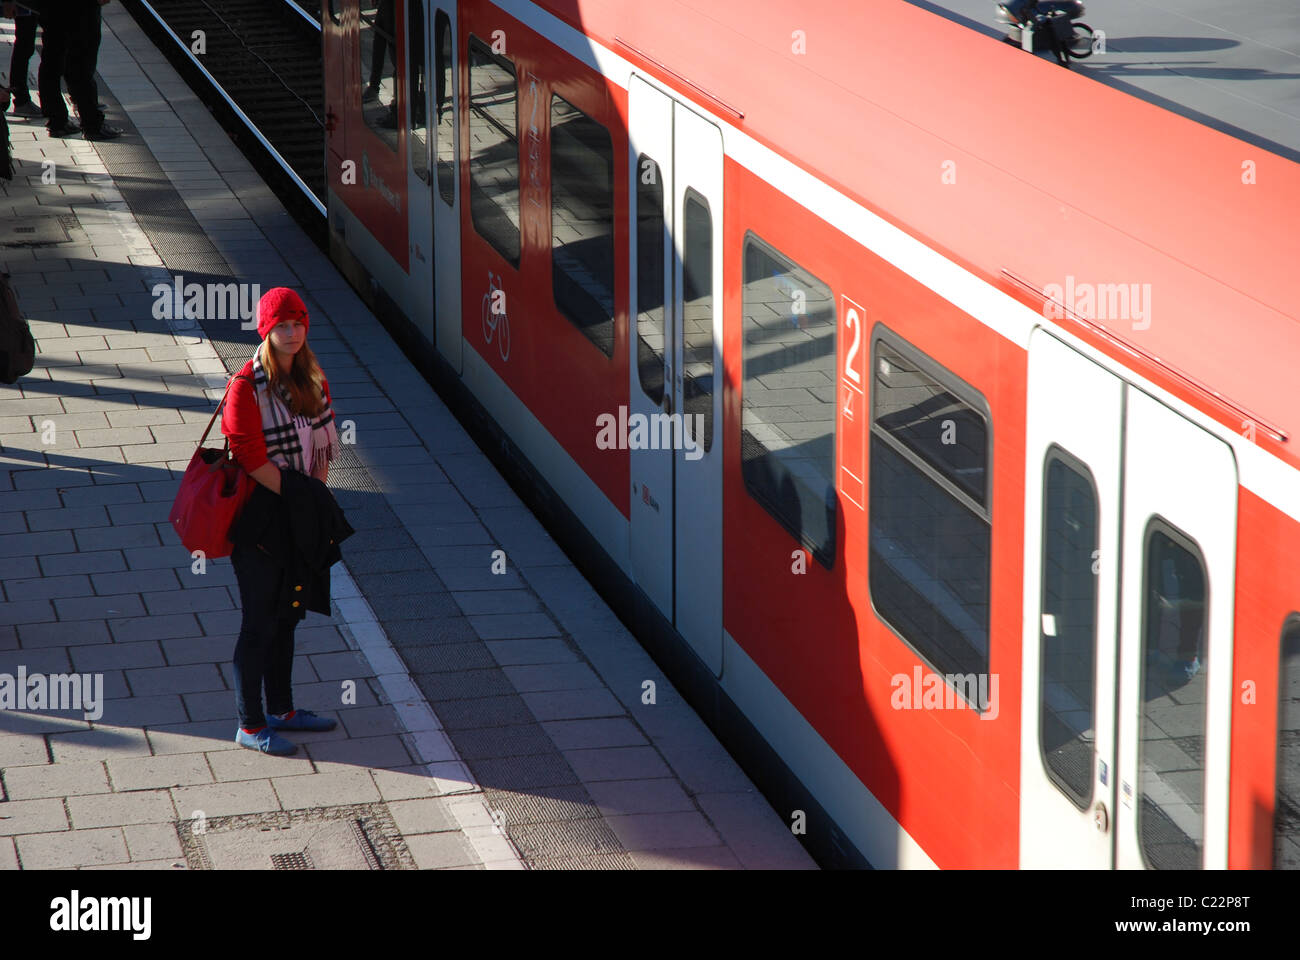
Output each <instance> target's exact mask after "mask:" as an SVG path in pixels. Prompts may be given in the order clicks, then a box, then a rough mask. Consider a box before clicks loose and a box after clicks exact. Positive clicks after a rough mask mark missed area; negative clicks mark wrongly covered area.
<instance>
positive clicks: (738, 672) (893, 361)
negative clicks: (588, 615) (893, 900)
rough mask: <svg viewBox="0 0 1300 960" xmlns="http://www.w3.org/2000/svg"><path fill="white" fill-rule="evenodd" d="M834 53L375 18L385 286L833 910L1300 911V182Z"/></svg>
mask: <svg viewBox="0 0 1300 960" xmlns="http://www.w3.org/2000/svg"><path fill="white" fill-rule="evenodd" d="M786 6H788V5H784V4H753V3H747V2H746V3H742V2H737V0H710V2H707V3H706V2H703V0H676V2H674V3H671V4H667V5H664V4H643V3H632V2H627V0H539V2H536V3H533V2H526V0H496V2H489V0H404V2H403V0H395V2H394V0H382V2H380V0H360V2H359V0H327V3H326V15H325V23H324V30H323V34H324V40H323V42H324V56H325V64H326V71H325V73H326V77H327V81H326V85H327V90H326V94H327V101H328V110H329V114H330V131H331V132H330V135H329V139H328V158H327V159H328V165H329V171H330V173H329V203H328V206H329V219H330V228H331V241H332V248H333V252H334V254H335V257H336V259H337V261H338V262H339V263H340V264H341V265H342V266H343V268H344V269H345V270H347V271H348V272H349V273H350V275H351V276H353V277H354V279H355V281H356V282H357V283H358V284H359V285H361V284H368V286H367V287H366V288H367V289H371V290H373V291H374V292H375V297H376V301H377V302H379V303H380V304H381V305H383V306H386V307H387V308H388V312H389V313H390V314H392V316H393V317H395V318H396V319H395V320H394V325H393V327H392V329H394V331H395V332H396V333H397V334H398V335H399V337H400V338H401V339H403V341H404V342H405V343H406V344H407V345H408V347H410V348H411V349H412V350H414V351H415V353H416V354H417V355H418V356H421V357H424V358H425V359H426V360H427V361H428V365H429V369H430V370H431V371H433V373H434V374H435V375H436V376H437V377H439V378H442V379H443V381H444V382H450V383H451V384H452V385H453V386H455V384H456V381H459V383H460V384H461V385H463V386H461V387H456V389H457V390H458V391H463V392H468V394H469V395H472V397H473V401H472V402H473V403H474V404H476V405H478V407H480V408H481V409H482V410H483V411H484V412H485V413H486V414H487V416H488V418H490V421H491V425H492V429H493V430H495V431H498V432H499V434H500V435H502V436H504V437H508V438H509V442H510V443H511V444H512V445H513V448H514V449H515V450H517V451H518V453H519V454H520V455H521V456H522V458H523V459H524V460H525V461H526V464H527V469H528V470H529V471H530V472H531V474H532V475H533V476H534V477H535V478H536V481H537V483H538V484H539V485H544V487H545V488H546V489H548V490H549V491H552V492H553V493H554V495H555V497H556V498H558V499H559V500H560V501H562V503H563V505H564V509H565V516H566V517H568V518H569V519H570V520H571V521H572V524H573V529H574V530H575V531H577V535H579V536H581V537H583V538H585V540H584V542H586V543H587V544H589V545H590V547H591V549H592V550H593V551H594V552H595V554H596V555H597V556H599V557H600V559H601V560H602V562H607V563H608V568H609V570H612V571H613V573H612V574H610V575H609V577H608V578H607V582H608V583H612V584H613V587H612V588H611V589H612V592H613V593H614V594H616V595H618V596H619V597H621V598H622V599H621V600H619V601H618V602H619V603H620V604H622V607H621V609H622V610H623V611H624V612H625V613H627V615H629V616H636V617H638V618H641V620H642V622H644V623H645V624H646V635H647V637H653V638H656V639H655V640H654V641H653V643H655V644H657V643H659V642H660V639H659V638H662V637H668V638H670V640H669V642H667V643H666V644H665V645H663V646H654V647H653V649H655V650H656V653H657V655H659V656H661V657H662V658H663V662H665V663H668V662H671V663H673V664H676V672H675V678H676V680H677V682H678V683H679V684H680V685H681V686H682V687H683V689H684V690H685V691H687V693H688V694H689V695H690V696H691V698H692V701H693V702H694V703H695V704H696V706H697V707H698V708H699V709H700V710H701V712H702V713H703V714H704V715H705V716H706V718H707V719H709V720H710V722H711V723H713V724H714V725H715V728H716V729H718V730H719V733H720V735H721V736H722V737H723V738H724V741H725V742H727V743H728V744H729V745H730V746H731V747H732V748H733V749H734V750H736V751H737V752H738V753H739V755H740V756H741V757H742V758H745V759H746V760H747V761H748V762H749V770H750V772H751V775H752V776H754V777H755V779H756V780H757V781H758V782H760V784H761V785H762V786H763V787H764V788H765V790H766V791H767V792H768V795H769V797H770V798H771V799H772V800H773V803H774V805H775V806H776V808H777V809H778V811H779V812H780V813H781V814H782V815H783V816H788V817H790V818H791V823H792V825H793V826H794V827H795V828H796V829H798V826H799V824H800V823H801V822H802V823H805V824H806V835H805V837H804V840H805V842H806V843H807V845H808V846H809V848H810V849H811V850H812V851H813V852H814V854H815V855H816V856H818V858H819V859H820V861H821V862H822V863H823V864H827V865H852V864H861V863H863V862H864V861H865V862H868V863H870V864H871V865H874V866H877V867H901V866H908V867H910V866H918V865H922V866H930V865H935V866H940V867H966V866H986V867H1016V866H1066V867H1149V868H1159V867H1181V866H1203V867H1225V866H1231V867H1296V866H1297V865H1298V864H1300V846H1298V845H1297V844H1300V833H1298V831H1300V699H1298V698H1300V613H1298V612H1297V611H1300V451H1297V448H1296V441H1295V431H1296V429H1297V428H1300V415H1298V413H1300V400H1297V394H1296V392H1295V381H1294V377H1295V365H1296V358H1297V357H1300V324H1298V323H1297V320H1298V319H1300V317H1298V315H1297V312H1296V307H1295V303H1296V301H1295V297H1294V295H1293V291H1292V290H1291V289H1290V283H1291V274H1292V273H1293V271H1294V264H1295V261H1296V253H1297V246H1298V244H1297V242H1296V233H1295V227H1294V222H1293V221H1294V212H1295V211H1296V210H1298V209H1300V167H1297V165H1296V164H1295V163H1294V162H1292V161H1290V160H1287V159H1284V158H1282V157H1280V156H1277V155H1275V154H1272V153H1269V152H1266V151H1264V150H1261V149H1260V148H1258V147H1255V146H1250V145H1248V144H1246V143H1243V142H1241V141H1239V140H1235V139H1233V138H1231V137H1229V136H1227V135H1225V134H1223V133H1219V132H1216V131H1213V130H1211V129H1209V128H1207V127H1204V126H1201V125H1198V124H1196V123H1194V122H1192V121H1190V120H1187V119H1184V118H1181V117H1179V116H1176V115H1174V114H1172V113H1169V112H1166V111H1164V110H1161V109H1159V108H1158V107H1156V106H1153V105H1150V104H1147V103H1144V102H1141V101H1139V100H1136V99H1133V98H1131V97H1128V96H1125V95H1124V94H1122V93H1120V92H1118V91H1116V90H1113V89H1110V88H1108V87H1106V86H1103V85H1100V84H1097V83H1093V82H1090V81H1088V80H1087V79H1086V78H1084V77H1081V76H1078V75H1075V74H1072V73H1070V72H1067V71H1063V70H1060V69H1059V68H1057V67H1055V66H1054V65H1052V64H1051V63H1049V62H1047V61H1045V60H1040V59H1036V58H1033V57H1030V56H1027V55H1025V54H1024V53H1022V52H1020V51H1018V50H1015V49H1012V48H1009V47H1007V46H1004V45H1001V44H998V43H996V42H995V41H992V40H990V39H988V38H987V37H982V36H979V35H977V34H975V33H973V32H970V31H967V30H965V29H963V28H962V27H960V26H958V25H956V24H953V23H949V22H947V21H946V20H942V19H939V18H938V17H935V16H933V15H932V14H930V13H928V12H926V11H924V10H921V9H918V8H916V7H913V6H911V5H909V4H906V3H903V2H893V0H880V2H878V3H873V4H871V5H869V11H868V8H867V6H866V5H863V6H862V7H860V8H854V6H853V5H851V4H849V5H844V4H821V5H816V4H814V5H802V6H797V8H796V9H794V10H781V9H776V8H778V7H786ZM832 8H834V9H832ZM935 50H942V51H943V55H942V56H935V55H934V54H933V52H934V51H935ZM1025 89H1032V90H1034V91H1035V97H1036V98H1037V99H1039V100H1040V101H1041V102H1043V103H1068V104H1070V105H1071V107H1070V111H1071V116H1073V117H1076V118H1078V117H1096V118H1104V130H1105V135H1104V137H1103V136H1098V137H1096V138H1092V139H1089V138H1082V139H1081V138H1079V137H1065V136H1053V135H1051V131H1044V130H1043V129H1042V127H1041V126H1038V125H1035V124H1032V123H1029V122H1027V121H1026V119H1025V118H1024V116H1023V115H1021V114H1020V113H1019V112H1018V111H1017V110H1016V109H1013V108H1011V107H1009V106H1008V105H1007V103H1008V101H1007V100H1006V92H1007V91H1008V90H1025ZM1098 122H1099V123H1101V122H1102V121H1101V120H1099V121H1098ZM592 569H599V565H596V566H595V567H593V568H592ZM648 642H649V641H648ZM797 811H802V812H803V815H802V817H801V816H800V815H799V814H798V812H797Z"/></svg>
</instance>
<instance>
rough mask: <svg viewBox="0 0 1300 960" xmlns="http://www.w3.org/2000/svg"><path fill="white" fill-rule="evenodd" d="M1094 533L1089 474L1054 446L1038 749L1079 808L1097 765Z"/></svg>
mask: <svg viewBox="0 0 1300 960" xmlns="http://www.w3.org/2000/svg"><path fill="white" fill-rule="evenodd" d="M1097 531H1098V527H1097V490H1096V485H1095V484H1094V483H1093V479H1092V473H1091V472H1090V471H1089V470H1088V468H1087V467H1085V466H1084V465H1083V464H1082V463H1080V462H1078V461H1077V460H1075V459H1074V458H1073V457H1070V456H1069V455H1068V454H1066V453H1065V452H1064V451H1062V450H1060V449H1059V448H1057V447H1053V448H1052V449H1051V450H1050V451H1048V454H1047V469H1046V477H1045V479H1044V482H1043V583H1042V603H1041V610H1042V622H1041V623H1040V624H1039V644H1040V645H1039V650H1040V652H1041V669H1042V675H1041V676H1040V678H1039V687H1038V690H1039V697H1040V700H1041V703H1040V705H1039V717H1040V723H1039V730H1038V732H1039V748H1040V749H1041V751H1042V755H1043V763H1044V765H1045V766H1046V767H1047V772H1048V776H1049V777H1050V778H1051V779H1052V782H1053V783H1055V784H1056V785H1057V787H1058V788H1060V790H1061V791H1062V792H1063V793H1064V794H1065V795H1066V796H1067V797H1069V798H1070V801H1071V802H1072V803H1074V804H1075V805H1076V806H1077V807H1078V808H1079V809H1080V810H1086V809H1087V808H1088V807H1089V806H1090V805H1091V803H1092V784H1093V777H1092V771H1093V768H1094V767H1095V765H1096V764H1095V762H1094V761H1095V759H1096V753H1095V751H1096V743H1095V739H1094V735H1095V718H1094V707H1095V697H1094V695H1093V684H1094V679H1095V678H1094V673H1095V671H1094V664H1095V662H1096V656H1097V651H1096V646H1097V578H1096V577H1095V576H1094V575H1093V572H1092V564H1093V558H1094V557H1095V556H1096V554H1095V552H1094V551H1096V550H1097V542H1098V541H1097V537H1098V532H1097Z"/></svg>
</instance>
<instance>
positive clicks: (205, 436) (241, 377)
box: [199, 373, 252, 448]
mask: <svg viewBox="0 0 1300 960" xmlns="http://www.w3.org/2000/svg"><path fill="white" fill-rule="evenodd" d="M236 380H249V381H250V382H251V380H252V378H251V377H246V376H244V375H243V374H240V373H237V374H235V375H234V376H233V377H231V378H230V379H229V380H227V381H226V392H225V393H223V394H222V395H221V402H220V403H219V404H217V409H216V411H215V412H214V413H213V414H212V419H211V420H209V421H208V425H207V427H205V428H204V430H203V436H201V437H199V447H200V448H202V446H203V441H204V440H206V439H208V434H209V433H210V432H211V431H212V425H213V424H214V423H216V422H217V417H218V416H219V415H220V413H221V410H222V408H223V407H224V406H225V405H226V398H227V397H229V396H230V385H231V384H232V383H234V382H235V381H236ZM226 442H227V443H229V442H230V441H229V440H227V441H226Z"/></svg>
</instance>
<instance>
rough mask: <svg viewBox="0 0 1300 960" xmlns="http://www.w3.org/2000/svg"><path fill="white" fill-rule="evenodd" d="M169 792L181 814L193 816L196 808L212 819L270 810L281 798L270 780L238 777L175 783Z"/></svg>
mask: <svg viewBox="0 0 1300 960" xmlns="http://www.w3.org/2000/svg"><path fill="white" fill-rule="evenodd" d="M232 736H233V735H232ZM258 756H264V755H263V754H258ZM275 759H279V758H275ZM295 779H297V778H296V777H287V778H285V780H286V781H287V780H295ZM171 793H172V800H173V802H174V803H175V805H176V810H177V811H178V813H179V814H180V818H181V819H185V820H190V819H193V818H194V817H195V815H196V813H198V812H201V813H202V815H203V816H205V817H207V818H209V819H211V818H212V817H233V816H238V815H239V814H244V813H269V812H270V811H272V810H279V809H280V801H279V800H278V799H277V798H276V796H275V791H273V790H272V789H271V781H270V780H237V781H228V782H223V783H212V784H206V785H203V786H196V787H175V788H173V789H172V791H171Z"/></svg>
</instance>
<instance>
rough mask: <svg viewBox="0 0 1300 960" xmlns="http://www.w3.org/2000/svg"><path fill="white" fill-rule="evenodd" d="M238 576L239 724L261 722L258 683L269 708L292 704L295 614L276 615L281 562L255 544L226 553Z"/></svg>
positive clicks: (279, 710)
mask: <svg viewBox="0 0 1300 960" xmlns="http://www.w3.org/2000/svg"><path fill="white" fill-rule="evenodd" d="M230 562H231V563H232V564H233V565H234V568H235V579H236V580H238V581H239V604H240V606H241V607H242V608H243V614H244V616H243V620H242V622H241V623H240V625H239V640H238V641H237V642H236V643H235V709H236V710H237V711H238V712H239V725H240V726H241V727H247V728H250V729H251V728H253V727H260V726H262V725H263V724H265V723H266V715H265V714H263V713H262V687H263V685H265V687H266V709H267V712H269V713H281V714H283V713H288V712H289V711H291V710H292V709H293V691H292V689H291V684H292V679H293V631H294V628H295V627H297V626H298V621H297V619H280V618H279V617H278V616H277V613H276V608H275V600H276V592H277V591H278V589H279V586H280V575H281V572H282V571H281V567H280V565H279V564H278V563H276V562H275V560H273V559H272V558H271V557H269V556H268V555H267V554H265V553H263V552H262V551H261V550H259V549H258V548H257V547H235V550H234V553H232V554H231V555H230Z"/></svg>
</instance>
